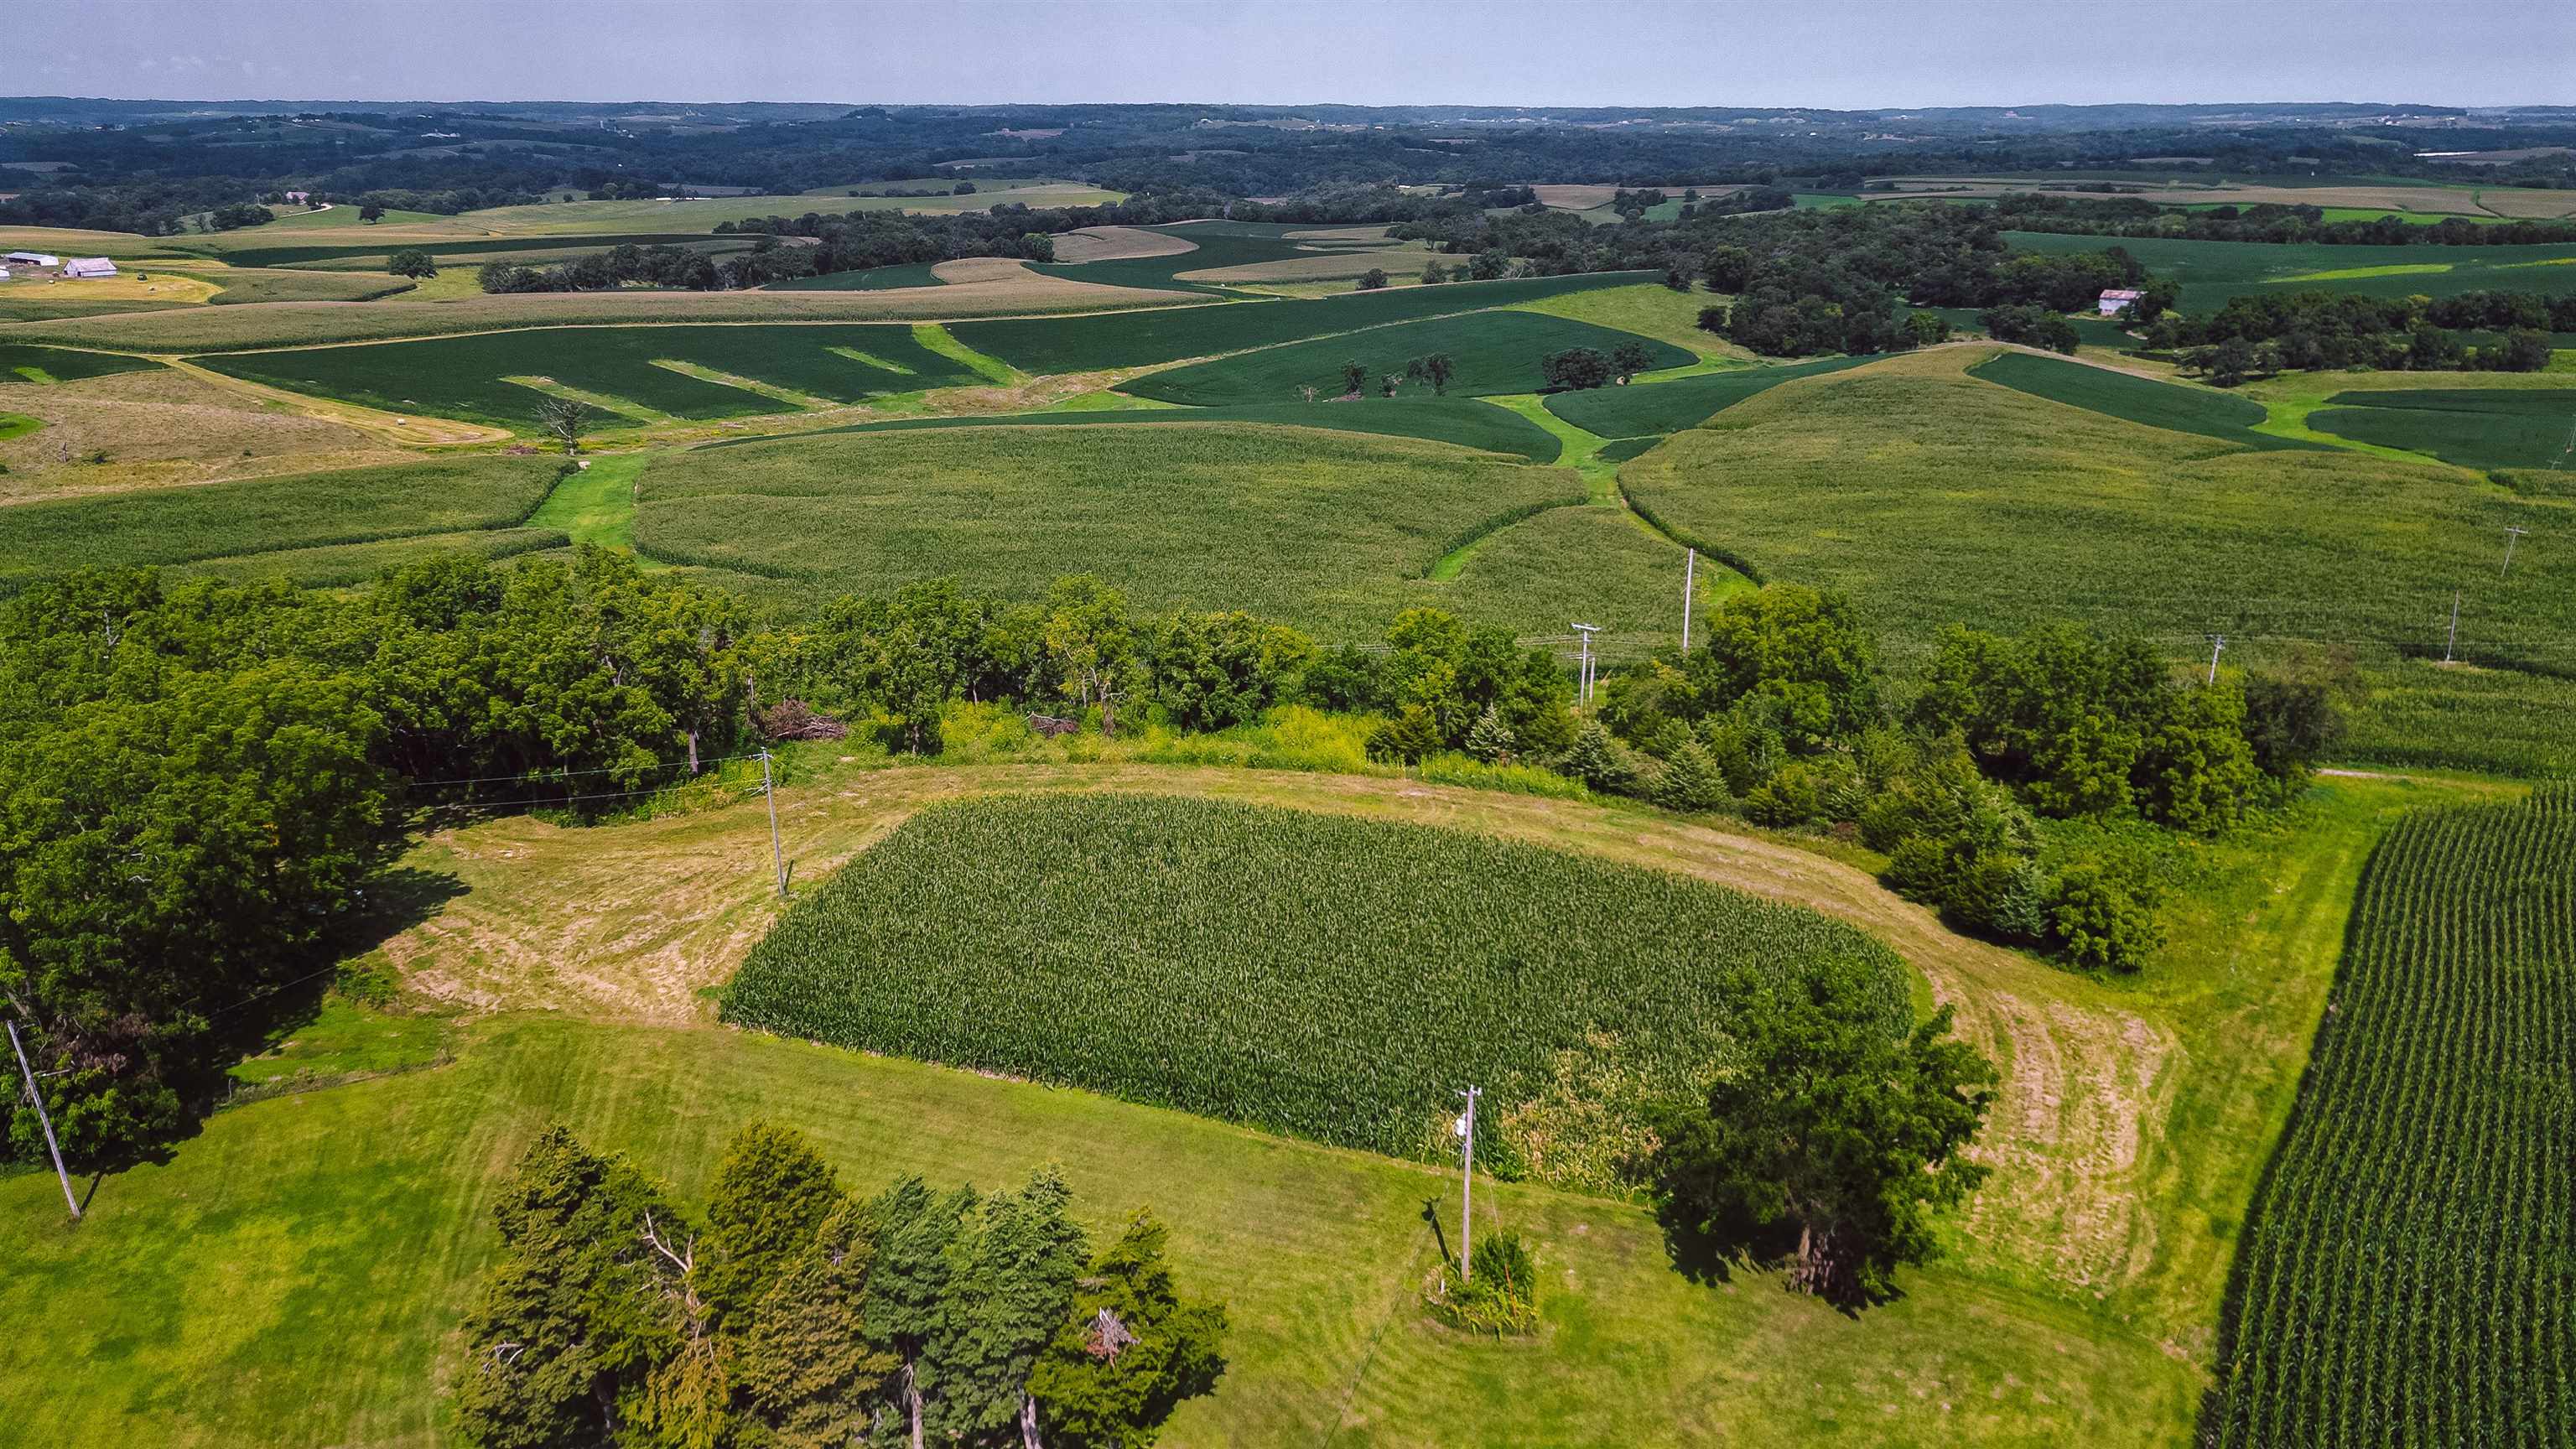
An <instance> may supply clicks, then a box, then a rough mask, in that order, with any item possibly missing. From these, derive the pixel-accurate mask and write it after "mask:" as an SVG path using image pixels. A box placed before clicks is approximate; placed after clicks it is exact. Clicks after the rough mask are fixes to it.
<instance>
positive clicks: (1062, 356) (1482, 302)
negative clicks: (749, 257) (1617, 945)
mask: <svg viewBox="0 0 2576 1449" xmlns="http://www.w3.org/2000/svg"><path fill="white" fill-rule="evenodd" d="M1644 278H1645V274H1644V273H1641V272H1595V273H1589V274H1586V275H1581V276H1571V277H1533V278H1528V279H1524V280H1519V281H1506V282H1450V283H1446V284H1444V285H1441V286H1437V287H1398V288H1390V289H1388V290H1386V291H1382V292H1355V293H1352V294H1350V295H1348V296H1341V297H1320V298H1317V299H1315V300H1313V301H1303V302H1277V301H1272V302H1228V303H1223V304H1220V305H1216V306H1204V307H1189V308H1180V309H1172V308H1158V309H1155V310H1152V311H1140V312H1121V313H1117V314H1114V315H1104V316H1098V317H1065V318H1023V319H1015V320H1010V321H988V322H963V323H956V324H952V325H951V328H950V330H951V331H953V332H954V333H955V334H956V335H957V337H958V339H959V340H960V341H962V342H964V343H966V344H967V345H968V346H970V347H973V348H975V349H976V350H977V351H979V352H985V353H990V354H991V355H993V356H995V357H999V358H1002V359H1003V360H1005V361H1007V362H1009V363H1011V364H1012V365H1014V366H1016V367H1020V368H1022V369H1025V370H1027V371H1029V372H1033V373H1053V372H1101V371H1107V370H1109V369H1113V368H1122V367H1151V366H1154V365H1156V364H1158V363H1165V362H1179V361H1181V360H1183V359H1185V358H1192V357H1214V356H1216V355H1218V354H1220V353H1228V352H1241V351H1244V350H1246V349H1250V348H1256V347H1271V346H1275V345H1277V344H1279V343H1283V342H1301V341H1304V340H1306V339H1307V338H1311V337H1323V336H1328V335H1331V334H1335V333H1343V332H1355V331H1358V330H1360V329H1363V328H1369V327H1381V326H1385V325H1387V324H1389V323H1395V322H1413V321H1419V320H1421V319H1423V318H1426V317H1443V316H1451V315H1455V314H1458V313H1464V312H1474V311H1478V310H1481V309H1484V308H1489V307H1504V306H1509V305H1510V304H1512V303H1514V302H1527V301H1531V300H1534V299H1537V298H1541V297H1552V296H1557V295H1559V294H1561V293H1566V292H1582V291H1589V290H1591V289H1593V288H1596V287H1618V286H1628V285H1633V284H1635V283H1636V282H1638V281H1640V280H1643V279H1644ZM0 335H5V334H0Z"/></svg>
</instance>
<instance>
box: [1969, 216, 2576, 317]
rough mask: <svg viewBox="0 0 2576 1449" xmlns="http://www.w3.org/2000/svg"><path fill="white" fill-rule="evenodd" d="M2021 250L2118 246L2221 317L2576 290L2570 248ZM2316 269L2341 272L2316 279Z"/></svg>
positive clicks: (2193, 303) (2025, 247)
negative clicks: (2300, 294)
mask: <svg viewBox="0 0 2576 1449" xmlns="http://www.w3.org/2000/svg"><path fill="white" fill-rule="evenodd" d="M2004 240H2005V241H2007V242H2008V243H2010V244H2011V246H2012V248H2013V250H2015V251H2021V252H2048V253H2058V254H2063V253H2068V252H2098V251H2101V250H2103V249H2105V248H2107V247H2110V246H2113V245H2115V244H2116V245H2118V246H2122V247H2125V248H2127V249H2128V251H2129V254H2130V255H2132V256H2134V257H2136V258H2137V259H2138V260H2139V261H2140V262H2141V263H2144V264H2145V266H2146V268H2147V270H2149V271H2151V272H2154V273H2155V274H2156V275H2158V276H2161V277H2171V278H2173V279H2174V280H2175V281H2177V282H2180V283H2181V284H2182V296H2181V299H2180V302H2179V304H2178V305H2179V307H2180V309H2181V310H2182V311H2184V312H2188V313H2193V314H2206V313H2210V312H2215V311H2217V310H2218V309H2219V308H2220V307H2223V306H2225V305H2226V304H2227V299H2228V298H2230V297H2239V296H2262V295H2266V294H2271V293H2278V292H2289V291H2302V290H2307V291H2333V292H2357V293H2361V294H2364V295H2367V296H2374V297H2408V296H2418V295H2421V296H2426V297H2447V296H2453V295H2455V294H2458V293H2461V292H2489V291H2496V292H2547V293H2552V294H2557V293H2566V292H2576V245H2523V246H2483V247H2473V246H2445V245H2442V244H2440V243H2430V242H2428V243H2421V244H2417V245H2410V246H2328V245H2321V244H2309V245H2298V246H2282V245H2276V244H2273V243H2270V242H2232V241H2186V240H2181V239H2177V238H2171V237H2099V236H2061V235H2057V234H2055V233H2048V232H2026V231H2010V232H2006V233H2004ZM2319 273H2340V274H2342V275H2340V276H2336V277H2330V278H2325V279H2319V278H2318V276H2317V274H2319Z"/></svg>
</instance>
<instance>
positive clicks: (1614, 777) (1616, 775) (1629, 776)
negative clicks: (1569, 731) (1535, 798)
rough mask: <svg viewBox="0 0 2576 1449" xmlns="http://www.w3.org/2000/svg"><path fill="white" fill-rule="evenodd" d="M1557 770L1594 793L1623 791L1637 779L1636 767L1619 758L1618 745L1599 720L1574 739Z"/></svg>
mask: <svg viewBox="0 0 2576 1449" xmlns="http://www.w3.org/2000/svg"><path fill="white" fill-rule="evenodd" d="M1556 768H1557V771H1558V772H1559V773H1560V774H1566V775H1572V776H1573V777H1574V778H1576V779H1578V780H1581V781H1582V782H1583V783H1584V784H1586V785H1589V786H1591V787H1592V788H1593V789H1595V790H1606V791H1614V792H1615V791H1619V790H1624V789H1626V788H1627V787H1628V786H1630V785H1632V784H1634V783H1635V782H1636V779H1637V771H1636V768H1635V767H1634V766H1632V765H1630V764H1629V763H1628V762H1627V761H1626V760H1625V759H1623V758H1621V757H1620V754H1619V747H1618V745H1617V744H1615V743H1614V742H1612V740H1611V738H1610V732H1609V731H1608V730H1606V729H1603V728H1602V727H1601V722H1600V721H1599V720H1587V721H1585V723H1584V726H1583V729H1582V731H1581V732H1580V733H1578V734H1576V735H1575V737H1574V748H1572V749H1570V750H1567V751H1566V752H1565V758H1564V759H1563V760H1561V761H1559V762H1558V764H1557V767H1556Z"/></svg>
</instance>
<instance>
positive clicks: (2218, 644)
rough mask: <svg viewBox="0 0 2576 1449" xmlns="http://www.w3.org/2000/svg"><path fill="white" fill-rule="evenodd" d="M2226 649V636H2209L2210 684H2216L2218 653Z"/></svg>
mask: <svg viewBox="0 0 2576 1449" xmlns="http://www.w3.org/2000/svg"><path fill="white" fill-rule="evenodd" d="M2226 647H2227V636H2226V635H2224V634H2212V635H2210V636H2209V682H2210V683H2211V684H2216V683H2217V682H2218V651H2220V650H2222V649H2224V648H2226Z"/></svg>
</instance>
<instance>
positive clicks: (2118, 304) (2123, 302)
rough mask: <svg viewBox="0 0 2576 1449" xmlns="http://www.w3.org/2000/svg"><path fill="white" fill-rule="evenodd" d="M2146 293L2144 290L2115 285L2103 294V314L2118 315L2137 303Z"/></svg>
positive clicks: (2106, 315) (2108, 315) (2107, 315)
mask: <svg viewBox="0 0 2576 1449" xmlns="http://www.w3.org/2000/svg"><path fill="white" fill-rule="evenodd" d="M2145 295H2146V294H2145V293H2143V292H2139V291H2134V290H2132V289H2130V288H2127V287H2114V288H2113V289H2111V290H2110V291H2108V292H2104V293H2103V294H2102V315H2103V316H2105V317H2115V316H2118V315H2119V314H2120V313H2122V312H2126V311H2128V310H2129V309H2130V308H2131V307H2133V306H2135V305H2137V301H2138V299H2139V298H2140V297H2142V296H2145Z"/></svg>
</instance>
